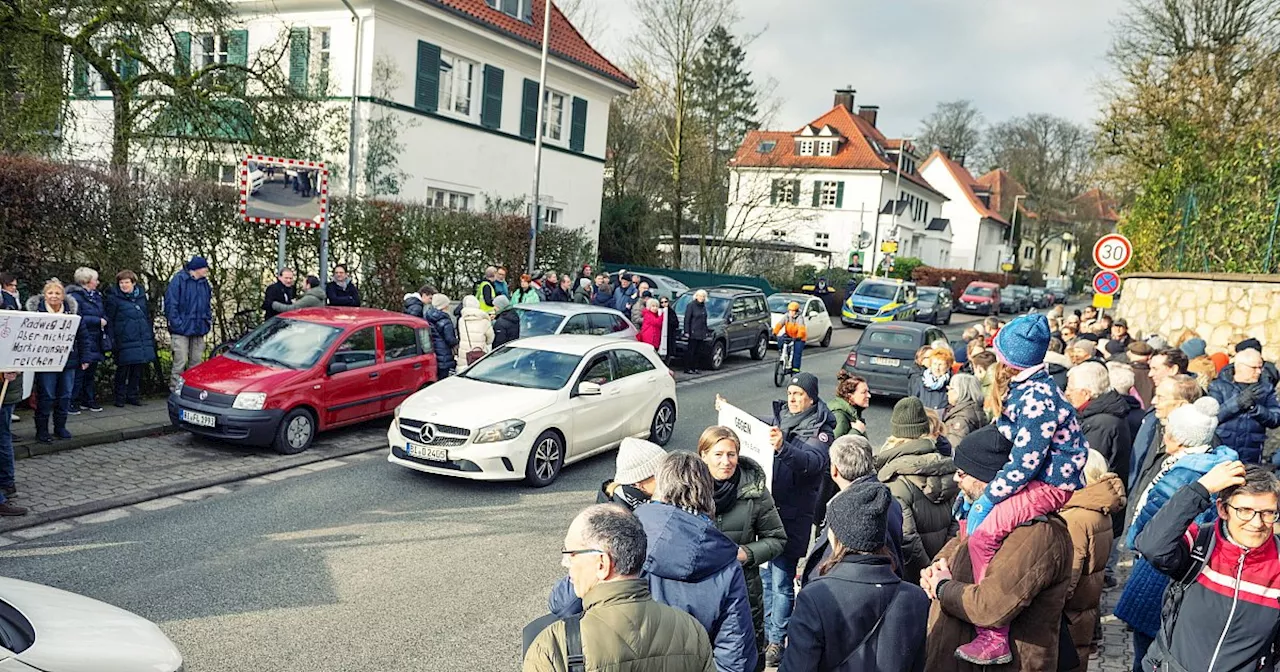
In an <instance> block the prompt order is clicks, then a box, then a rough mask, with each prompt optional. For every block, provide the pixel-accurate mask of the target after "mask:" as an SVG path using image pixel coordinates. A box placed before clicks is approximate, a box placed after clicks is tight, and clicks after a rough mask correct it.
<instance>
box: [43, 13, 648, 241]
mask: <svg viewBox="0 0 1280 672" xmlns="http://www.w3.org/2000/svg"><path fill="white" fill-rule="evenodd" d="M544 1H545V0H353V6H354V13H355V16H354V17H353V15H352V12H350V11H348V10H347V9H346V8H345V7H344V6H343V5H342V4H340V3H331V4H329V5H326V6H324V7H321V6H320V5H317V4H315V3H313V2H308V1H306V0H273V1H272V2H265V1H264V0H233V2H232V4H233V6H234V7H235V8H236V9H237V10H238V12H239V14H240V17H241V20H240V22H239V24H240V25H239V29H237V30H231V31H228V32H227V33H226V34H222V35H212V34H194V35H193V34H191V33H189V32H181V26H176V28H177V29H178V31H179V32H177V33H176V46H177V51H178V52H179V53H178V56H177V59H178V60H182V59H190V61H191V62H192V64H193V65H194V66H195V67H200V66H201V65H204V64H207V63H212V62H232V63H235V62H239V63H245V62H253V61H252V59H253V54H254V53H255V52H256V51H257V50H259V49H262V48H263V47H266V46H268V45H277V46H280V45H281V41H282V40H288V58H287V59H284V61H285V62H284V63H282V64H281V67H282V68H284V69H285V71H286V72H287V73H288V75H289V77H290V80H291V81H294V80H297V81H300V82H308V81H314V80H315V79H316V76H317V75H323V80H322V81H324V82H326V83H327V85H328V89H327V92H328V97H329V99H330V101H332V104H333V105H338V106H341V107H342V108H343V109H344V110H345V109H347V108H348V107H349V106H350V104H351V96H352V95H353V90H354V94H355V95H356V96H357V105H356V108H357V115H356V116H357V120H356V137H357V147H358V154H357V156H356V162H357V166H356V171H355V172H356V175H357V186H356V189H357V191H359V192H362V193H363V192H364V191H365V187H364V185H363V184H362V180H363V174H364V167H363V166H364V160H365V158H366V153H367V150H368V136H367V128H368V124H369V121H370V120H371V119H374V118H381V117H382V116H383V115H390V116H391V117H392V118H393V119H394V127H395V128H396V129H397V131H398V142H400V143H402V144H403V145H404V150H403V152H401V154H400V156H399V166H398V168H399V169H400V170H402V171H403V172H404V173H405V174H406V176H407V177H406V179H405V181H404V183H403V185H402V188H401V191H400V193H399V195H398V197H399V198H402V199H405V200H412V201H425V202H430V203H434V204H436V205H438V206H440V207H447V208H454V209H460V210H477V209H483V208H484V207H485V201H486V199H493V198H497V199H503V200H506V201H510V200H512V199H525V200H526V202H527V201H529V200H531V198H530V197H531V194H532V192H533V163H534V160H533V142H534V137H535V136H534V133H535V130H536V129H535V126H536V121H535V115H536V112H537V97H538V72H539V57H540V49H541V42H542V17H543V8H544V5H543V2H544ZM357 32H358V33H359V35H360V37H361V39H360V40H359V43H358V50H357V40H356V36H357ZM550 42H551V44H550V61H549V66H548V70H547V88H548V91H547V96H546V99H545V110H546V112H545V114H546V119H545V122H544V124H543V129H542V132H543V138H544V147H545V151H544V152H543V159H542V182H541V189H540V191H541V194H542V198H541V202H542V204H543V205H544V211H545V218H546V219H547V220H548V221H550V222H551V223H555V224H559V225H563V226H569V227H575V228H579V229H583V230H584V231H585V232H586V233H587V234H588V236H589V237H591V238H592V239H593V240H594V239H595V238H596V237H598V233H599V221H598V220H599V216H600V201H601V195H602V191H603V179H604V178H603V172H604V160H605V140H606V138H607V136H608V124H609V104H610V102H611V101H612V100H613V98H615V97H616V96H620V95H625V94H627V93H628V92H630V91H631V90H633V89H634V88H635V86H636V85H635V82H634V81H633V80H632V79H631V78H630V77H629V76H628V75H627V74H626V73H624V72H623V71H622V70H620V69H619V68H618V67H616V66H615V65H613V64H612V63H610V62H609V60H608V59H606V58H605V57H604V56H602V55H601V54H600V53H599V52H597V51H596V50H595V49H594V48H593V47H592V46H591V45H590V44H589V43H588V42H587V41H586V40H585V39H584V38H583V37H582V35H581V34H579V33H578V31H577V30H576V29H575V28H574V27H573V26H572V25H571V24H570V23H569V21H568V19H566V18H565V16H564V15H563V14H561V12H560V10H559V9H558V8H555V7H554V6H553V8H552V11H551V40H550ZM184 52H185V53H184ZM388 71H390V72H393V73H394V74H395V76H394V77H392V78H390V79H389V80H388V78H387V77H385V76H382V75H385V74H386V73H387V72H388ZM375 73H378V75H379V77H378V78H375ZM353 74H355V75H356V76H355V80H356V81H355V82H354V83H353V77H352V76H353ZM73 77H76V75H73ZM80 77H81V78H83V74H80ZM353 87H354V88H353ZM73 89H74V90H75V91H76V92H77V93H79V94H81V95H80V96H79V97H78V100H76V101H74V103H73V105H74V108H75V109H74V111H75V112H76V115H77V118H78V119H79V120H80V123H78V124H76V125H75V127H74V129H72V130H71V132H70V133H69V134H68V136H69V137H68V138H67V139H68V142H67V143H66V153H67V154H68V156H67V158H69V159H77V160H85V161H105V160H106V158H107V157H108V155H109V149H110V119H111V107H110V105H111V103H110V98H109V96H106V95H104V94H103V93H102V90H101V87H100V86H97V85H96V83H95V82H92V81H87V82H86V81H76V82H74V83H73ZM345 144H346V143H345V142H344V143H343V145H344V146H345ZM252 149H253V148H246V147H234V148H231V147H229V148H228V153H227V155H226V157H225V159H223V164H222V166H221V169H220V170H219V172H218V177H219V179H220V180H221V181H224V182H231V181H233V180H234V176H235V169H234V165H235V163H236V162H237V160H238V159H237V155H238V154H239V153H241V152H244V151H246V150H252ZM143 154H144V155H143V156H141V157H139V158H140V160H142V161H144V162H146V163H148V164H151V165H168V164H165V163H164V161H165V159H166V158H167V157H163V156H145V153H143ZM326 159H327V160H328V162H329V164H330V171H331V173H332V182H331V184H332V186H333V191H334V192H336V193H343V192H346V191H347V190H348V186H347V179H346V175H347V169H348V162H347V156H346V153H345V151H344V152H342V153H339V154H336V155H334V156H328V157H326Z"/></svg>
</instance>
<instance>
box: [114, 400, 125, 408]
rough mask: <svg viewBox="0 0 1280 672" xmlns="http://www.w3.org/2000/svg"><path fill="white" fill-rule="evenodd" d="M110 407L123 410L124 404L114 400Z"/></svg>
mask: <svg viewBox="0 0 1280 672" xmlns="http://www.w3.org/2000/svg"><path fill="white" fill-rule="evenodd" d="M111 405H112V406H115V407H116V408H124V402H123V401H120V400H119V399H117V400H116V401H115V402H114V403H112V404H111Z"/></svg>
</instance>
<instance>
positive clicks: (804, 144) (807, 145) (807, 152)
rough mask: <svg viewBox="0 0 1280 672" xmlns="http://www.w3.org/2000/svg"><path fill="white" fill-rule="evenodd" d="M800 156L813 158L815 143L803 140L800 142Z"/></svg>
mask: <svg viewBox="0 0 1280 672" xmlns="http://www.w3.org/2000/svg"><path fill="white" fill-rule="evenodd" d="M800 156H813V141H812V140H801V141H800Z"/></svg>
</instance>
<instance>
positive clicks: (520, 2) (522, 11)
mask: <svg viewBox="0 0 1280 672" xmlns="http://www.w3.org/2000/svg"><path fill="white" fill-rule="evenodd" d="M511 2H515V5H516V13H515V14H512V13H511V12H508V11H505V10H503V9H502V5H503V4H510V3H511ZM530 2H532V0H505V1H504V0H486V4H488V5H489V7H491V8H493V9H496V10H498V11H499V12H502V13H503V14H506V15H507V16H512V17H515V18H517V19H520V20H521V21H523V20H524V17H525V15H526V14H527V13H528V12H527V9H528V5H529V3H530Z"/></svg>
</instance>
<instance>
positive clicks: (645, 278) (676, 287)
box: [609, 271, 689, 301]
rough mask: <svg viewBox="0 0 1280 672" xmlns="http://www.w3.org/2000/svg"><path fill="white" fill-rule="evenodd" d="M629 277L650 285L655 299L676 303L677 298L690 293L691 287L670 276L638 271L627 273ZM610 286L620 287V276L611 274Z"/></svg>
mask: <svg viewBox="0 0 1280 672" xmlns="http://www.w3.org/2000/svg"><path fill="white" fill-rule="evenodd" d="M627 275H630V276H631V277H633V278H635V279H636V282H647V283H649V291H650V292H652V293H653V296H654V298H658V299H661V298H663V297H666V298H667V299H669V300H671V301H675V299H676V297H677V296H680V295H681V294H683V293H685V292H687V291H689V286H688V285H686V284H684V283H683V282H680V281H679V280H676V279H675V278H673V277H671V276H669V275H659V274H657V273H640V272H637V271H627ZM609 286H610V287H617V286H618V274H617V273H616V272H615V273H610V274H609Z"/></svg>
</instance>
